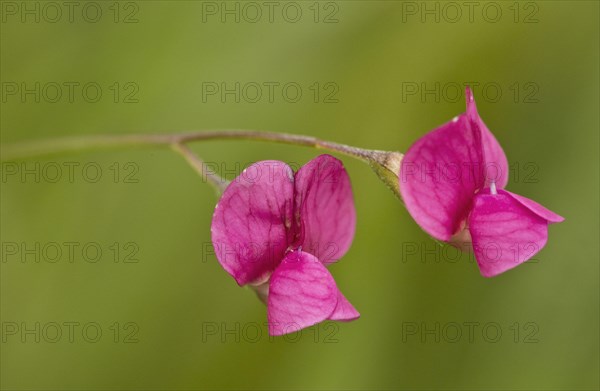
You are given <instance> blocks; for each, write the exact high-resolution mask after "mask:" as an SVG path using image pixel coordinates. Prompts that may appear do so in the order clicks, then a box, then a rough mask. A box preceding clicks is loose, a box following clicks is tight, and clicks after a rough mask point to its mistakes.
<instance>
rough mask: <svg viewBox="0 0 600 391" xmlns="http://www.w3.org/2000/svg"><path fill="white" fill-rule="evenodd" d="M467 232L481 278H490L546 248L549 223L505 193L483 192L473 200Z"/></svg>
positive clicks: (502, 191)
mask: <svg viewBox="0 0 600 391" xmlns="http://www.w3.org/2000/svg"><path fill="white" fill-rule="evenodd" d="M469 231H470V233H471V238H472V240H473V251H474V253H475V258H476V259H477V263H478V264H479V269H480V271H481V274H482V275H484V276H485V277H492V276H495V275H497V274H500V273H503V272H505V271H507V270H509V269H512V268H513V267H515V266H517V265H519V264H521V263H523V262H525V261H526V260H528V259H529V258H531V257H532V256H534V255H535V254H536V253H537V252H539V251H540V250H541V249H542V248H543V247H544V246H545V245H546V241H547V239H548V220H546V219H545V218H542V217H540V216H539V215H538V214H537V213H534V212H533V211H532V210H530V209H529V208H527V207H525V206H524V205H523V204H522V203H521V202H519V201H517V200H516V199H515V198H514V197H513V196H512V195H511V194H509V193H508V192H506V191H504V190H499V191H498V194H490V193H489V190H487V189H486V191H483V192H481V193H479V194H477V195H476V196H475V200H474V205H473V210H472V211H471V214H470V216H469Z"/></svg>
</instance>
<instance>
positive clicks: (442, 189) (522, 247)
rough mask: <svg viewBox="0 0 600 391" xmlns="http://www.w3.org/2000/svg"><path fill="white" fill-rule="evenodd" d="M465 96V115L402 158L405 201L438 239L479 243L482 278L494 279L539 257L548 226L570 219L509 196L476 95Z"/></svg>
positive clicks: (501, 160)
mask: <svg viewBox="0 0 600 391" xmlns="http://www.w3.org/2000/svg"><path fill="white" fill-rule="evenodd" d="M465 96H466V98H467V111H466V113H463V114H461V115H459V116H458V117H456V118H454V119H453V120H452V121H450V122H448V123H446V124H444V125H442V126H440V127H439V128H437V129H435V130H433V131H431V132H430V133H428V134H426V135H425V136H424V137H422V138H421V139H419V140H418V141H417V142H416V143H414V144H413V145H412V146H411V147H410V149H409V150H408V152H407V153H406V155H405V156H404V158H403V159H402V164H401V168H400V175H399V182H400V194H401V195H402V198H403V199H404V202H405V203H406V208H407V209H408V211H409V213H410V214H411V216H412V217H413V218H414V219H415V220H416V222H417V223H418V224H419V225H420V226H421V228H423V230H424V231H425V232H427V233H428V234H430V235H431V236H433V237H434V238H436V239H439V240H443V241H447V242H448V241H452V240H456V239H458V238H461V237H465V236H466V238H467V239H468V240H470V241H472V246H473V251H474V253H475V258H476V259H477V263H478V265H479V269H480V271H481V274H482V275H484V276H485V277H492V276H495V275H498V274H500V273H503V272H505V271H507V270H509V269H512V268H513V267H515V266H517V265H519V264H521V263H523V262H525V261H526V260H528V259H529V258H531V257H532V256H533V255H535V254H536V253H537V252H538V251H540V250H541V249H542V248H543V247H544V245H545V244H546V241H547V239H548V224H549V223H558V222H561V221H563V220H564V219H563V218H562V217H561V216H559V215H557V214H556V213H554V212H551V211H550V210H548V209H546V208H544V207H543V206H541V205H539V204H538V203H536V202H534V201H532V200H529V199H527V198H525V197H522V196H519V195H517V194H513V193H510V192H508V191H506V190H504V187H505V186H506V184H507V182H508V163H507V160H506V156H505V155H504V151H503V150H502V148H501V147H500V144H498V141H497V140H496V138H495V137H494V136H493V135H492V133H491V132H490V131H489V129H488V128H487V126H486V125H485V124H484V123H483V121H482V120H481V118H480V117H479V114H478V113H477V107H476V106H475V101H474V99H473V94H472V92H471V90H470V89H469V88H467V89H466V93H465ZM469 237H470V239H469Z"/></svg>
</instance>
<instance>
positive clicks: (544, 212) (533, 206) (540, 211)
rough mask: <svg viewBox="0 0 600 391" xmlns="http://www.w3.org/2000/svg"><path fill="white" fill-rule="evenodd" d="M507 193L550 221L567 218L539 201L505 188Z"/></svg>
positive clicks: (558, 221)
mask: <svg viewBox="0 0 600 391" xmlns="http://www.w3.org/2000/svg"><path fill="white" fill-rule="evenodd" d="M504 191H505V192H506V194H508V195H509V196H511V197H512V198H514V199H515V200H517V201H519V202H520V203H521V204H522V205H523V206H525V207H526V208H528V209H529V210H530V211H532V212H533V213H535V214H536V215H538V216H540V217H541V218H543V219H545V220H548V222H549V223H560V222H563V221H565V218H564V217H562V216H560V215H558V214H556V213H554V212H552V211H551V210H548V209H546V208H544V207H543V206H542V205H540V204H538V203H537V202H535V201H533V200H530V199H529V198H526V197H523V196H520V195H518V194H515V193H511V192H510V191H507V190H504Z"/></svg>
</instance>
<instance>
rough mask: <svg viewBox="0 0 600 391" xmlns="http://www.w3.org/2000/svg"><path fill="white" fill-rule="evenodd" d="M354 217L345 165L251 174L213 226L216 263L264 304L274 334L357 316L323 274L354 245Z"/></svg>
mask: <svg viewBox="0 0 600 391" xmlns="http://www.w3.org/2000/svg"><path fill="white" fill-rule="evenodd" d="M355 226H356V212H355V208H354V199H353V196H352V188H351V185H350V179H349V177H348V174H347V173H346V170H345V169H344V167H343V165H342V163H341V162H340V161H339V160H338V159H336V158H334V157H332V156H330V155H321V156H318V157H317V158H315V159H313V160H311V161H310V162H308V163H307V164H306V165H304V166H302V167H301V168H300V169H299V170H298V172H296V173H295V174H294V172H293V171H292V169H291V168H290V167H289V166H288V165H287V164H285V163H283V162H279V161H261V162H258V163H255V164H253V165H251V166H250V167H248V168H247V169H246V170H244V172H243V173H242V174H241V175H240V176H239V177H238V178H237V179H235V180H234V181H233V182H232V183H231V184H230V185H229V186H228V187H227V189H226V190H225V192H224V193H223V196H222V197H221V199H220V200H219V203H218V204H217V207H216V208H215V213H214V215H213V221H212V226H211V232H212V242H213V246H214V248H215V253H216V256H217V259H218V260H219V262H220V263H221V265H222V266H223V268H224V269H225V270H226V271H227V272H228V273H229V274H231V276H233V278H235V280H236V281H237V283H238V284H239V285H247V284H249V285H252V286H255V287H258V288H257V289H258V290H259V292H261V291H262V293H263V299H265V298H266V303H267V313H268V321H269V333H270V334H271V335H282V334H286V333H290V332H294V331H297V330H299V329H301V328H305V327H309V326H311V325H314V324H316V323H319V322H321V321H324V320H328V319H329V320H353V319H356V318H358V317H359V316H360V315H359V313H358V312H357V311H356V309H354V307H353V306H352V304H350V302H349V301H348V300H347V299H346V298H345V297H344V296H343V295H342V293H341V292H340V291H339V289H338V288H337V285H336V283H335V281H334V279H333V277H332V276H331V274H330V272H329V271H328V270H327V268H326V267H325V266H326V265H328V264H330V263H332V262H335V261H337V260H339V259H340V258H341V257H342V256H343V255H344V254H345V253H346V251H347V250H348V248H349V247H350V245H351V243H352V239H353V238H354V231H355Z"/></svg>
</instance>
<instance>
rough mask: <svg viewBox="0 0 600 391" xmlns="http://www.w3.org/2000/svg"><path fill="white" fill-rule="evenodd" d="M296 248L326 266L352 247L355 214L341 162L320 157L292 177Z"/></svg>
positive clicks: (346, 176) (349, 187) (350, 191)
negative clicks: (299, 248) (296, 233)
mask: <svg viewBox="0 0 600 391" xmlns="http://www.w3.org/2000/svg"><path fill="white" fill-rule="evenodd" d="M295 185H296V189H295V213H296V216H295V217H296V224H297V227H298V229H297V232H298V235H299V236H298V238H297V239H296V241H295V244H296V245H300V246H302V250H303V251H305V252H309V253H311V254H313V255H315V256H316V257H318V258H319V259H320V260H321V262H323V263H324V264H328V263H331V262H334V261H336V260H338V259H340V258H341V257H342V256H343V255H344V254H345V253H346V251H347V250H348V249H349V248H350V245H351V244H352V239H353V238H354V231H355V228H356V210H355V208H354V198H353V196H352V186H351V185H350V178H349V177H348V174H347V173H346V170H345V169H344V166H343V165H342V162H341V161H340V160H338V159H336V158H334V157H333V156H330V155H320V156H318V157H316V158H315V159H313V160H311V161H310V162H308V163H307V164H305V165H304V166H302V167H301V168H300V170H298V172H297V173H296V183H295Z"/></svg>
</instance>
